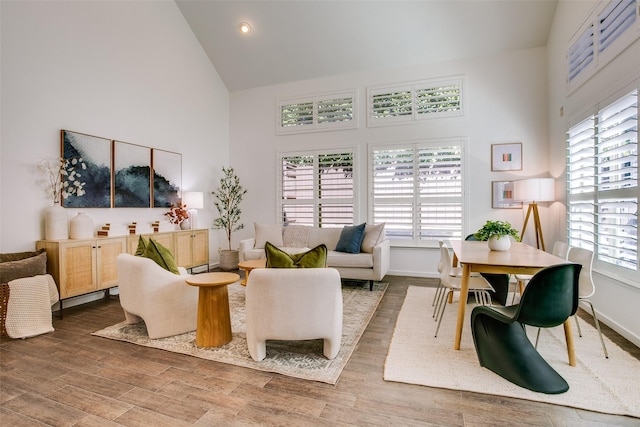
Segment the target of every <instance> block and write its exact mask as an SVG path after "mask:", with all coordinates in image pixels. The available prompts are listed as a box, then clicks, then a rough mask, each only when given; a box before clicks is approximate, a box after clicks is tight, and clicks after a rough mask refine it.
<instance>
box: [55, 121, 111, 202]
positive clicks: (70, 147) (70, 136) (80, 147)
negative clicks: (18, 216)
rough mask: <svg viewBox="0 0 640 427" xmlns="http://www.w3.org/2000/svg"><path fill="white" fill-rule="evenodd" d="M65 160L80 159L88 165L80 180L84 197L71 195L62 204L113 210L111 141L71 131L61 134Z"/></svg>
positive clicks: (64, 131) (63, 131)
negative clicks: (82, 184)
mask: <svg viewBox="0 0 640 427" xmlns="http://www.w3.org/2000/svg"><path fill="white" fill-rule="evenodd" d="M60 139H61V149H62V157H64V158H65V159H80V158H82V161H83V162H84V164H85V165H86V169H84V170H83V171H82V172H81V177H80V178H79V180H80V181H81V182H83V183H84V187H83V190H84V194H83V195H82V196H78V195H75V194H74V195H71V196H69V197H67V198H66V199H64V200H63V201H62V203H63V206H64V207H66V208H110V207H111V140H110V139H106V138H100V137H97V136H92V135H86V134H83V133H78V132H72V131H68V130H64V129H63V130H62V131H61V138H60Z"/></svg>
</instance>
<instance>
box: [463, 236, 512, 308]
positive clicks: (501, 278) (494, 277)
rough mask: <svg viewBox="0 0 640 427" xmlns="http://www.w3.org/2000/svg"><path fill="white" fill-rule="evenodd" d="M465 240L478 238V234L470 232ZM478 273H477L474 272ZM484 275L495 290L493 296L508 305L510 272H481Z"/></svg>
mask: <svg viewBox="0 0 640 427" xmlns="http://www.w3.org/2000/svg"><path fill="white" fill-rule="evenodd" d="M464 240H478V239H477V238H476V236H475V235H474V234H473V233H472V234H469V235H468V236H467V237H465V238H464ZM472 274H477V273H472ZM480 275H481V276H482V277H484V278H485V280H486V281H487V282H489V284H491V287H492V288H493V289H494V291H492V292H491V297H492V298H493V299H494V300H496V301H498V302H499V303H500V304H502V305H507V296H508V295H509V287H510V285H509V281H510V280H511V275H510V274H500V273H480Z"/></svg>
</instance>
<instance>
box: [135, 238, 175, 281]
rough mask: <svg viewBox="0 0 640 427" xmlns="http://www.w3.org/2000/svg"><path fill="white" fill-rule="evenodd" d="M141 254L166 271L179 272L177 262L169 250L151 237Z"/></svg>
mask: <svg viewBox="0 0 640 427" xmlns="http://www.w3.org/2000/svg"><path fill="white" fill-rule="evenodd" d="M142 256H143V257H144V258H149V259H151V260H153V261H155V263H156V264H158V265H159V266H160V267H162V268H164V269H165V270H167V271H170V272H172V273H174V274H180V270H178V264H176V260H175V258H173V254H172V253H171V251H170V250H169V249H167V248H165V247H164V246H162V245H161V244H160V243H158V242H156V241H155V240H153V239H149V243H148V244H147V248H146V249H145V250H144V253H143V254H142Z"/></svg>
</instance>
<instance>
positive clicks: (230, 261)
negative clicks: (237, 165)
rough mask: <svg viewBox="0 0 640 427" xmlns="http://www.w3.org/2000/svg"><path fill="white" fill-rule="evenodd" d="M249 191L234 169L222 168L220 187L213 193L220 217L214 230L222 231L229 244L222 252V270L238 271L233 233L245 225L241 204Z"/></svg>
mask: <svg viewBox="0 0 640 427" xmlns="http://www.w3.org/2000/svg"><path fill="white" fill-rule="evenodd" d="M246 192H247V190H245V189H244V188H243V187H242V185H240V179H239V178H238V176H237V175H236V174H235V173H234V171H233V168H226V167H224V166H223V167H222V178H220V185H219V186H218V188H217V189H216V190H214V191H212V192H211V194H213V197H214V200H213V204H214V206H215V207H216V209H217V210H218V213H219V214H220V216H219V217H218V218H216V219H215V220H214V221H213V228H215V229H222V230H224V231H225V232H226V234H227V241H228V242H229V244H228V246H227V249H223V250H221V251H220V268H221V269H222V270H227V271H228V270H236V269H237V268H238V258H239V252H238V250H232V249H231V233H233V232H234V231H238V230H242V229H243V228H244V224H242V223H241V222H240V214H241V213H242V211H241V210H240V202H241V201H242V198H243V197H244V195H245V193H246Z"/></svg>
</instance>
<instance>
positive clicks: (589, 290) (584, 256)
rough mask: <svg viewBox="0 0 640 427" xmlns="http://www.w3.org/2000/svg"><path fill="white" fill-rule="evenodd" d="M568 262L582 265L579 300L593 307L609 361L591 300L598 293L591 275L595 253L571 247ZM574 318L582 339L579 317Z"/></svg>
mask: <svg viewBox="0 0 640 427" xmlns="http://www.w3.org/2000/svg"><path fill="white" fill-rule="evenodd" d="M567 260H569V261H571V262H575V263H577V264H580V265H582V271H581V272H580V283H579V293H578V299H579V300H580V301H584V302H586V303H587V304H589V306H590V307H591V314H592V315H593V322H594V323H595V325H596V329H597V330H598V335H599V336H600V343H601V344H602V350H603V351H604V357H605V358H607V359H608V358H609V353H608V352H607V347H605V345H604V339H603V338H602V331H601V330H600V322H599V321H598V316H596V310H595V308H594V306H593V303H592V302H591V301H590V300H589V298H591V297H592V296H593V294H595V292H596V287H595V285H594V283H593V277H592V274H591V270H592V266H593V251H590V250H588V249H583V248H577V247H575V246H571V248H569V254H568V255H567ZM573 317H574V319H575V320H576V326H577V328H578V335H579V336H581V337H582V331H581V330H580V323H579V322H578V316H573Z"/></svg>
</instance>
